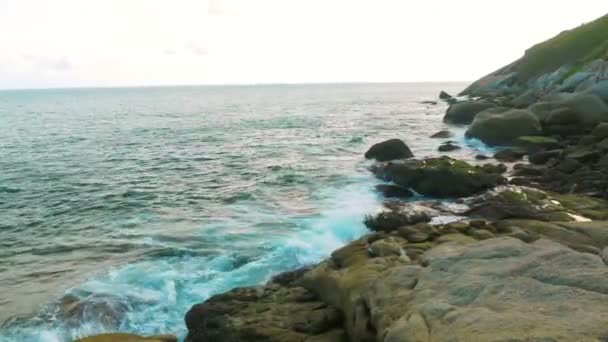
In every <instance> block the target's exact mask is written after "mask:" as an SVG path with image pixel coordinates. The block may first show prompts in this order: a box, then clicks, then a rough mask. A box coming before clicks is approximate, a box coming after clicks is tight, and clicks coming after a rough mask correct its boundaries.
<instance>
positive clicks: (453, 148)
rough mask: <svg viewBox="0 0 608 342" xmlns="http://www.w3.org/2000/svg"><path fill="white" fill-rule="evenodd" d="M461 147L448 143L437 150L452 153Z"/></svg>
mask: <svg viewBox="0 0 608 342" xmlns="http://www.w3.org/2000/svg"><path fill="white" fill-rule="evenodd" d="M460 149H461V147H460V146H458V145H455V144H453V143H452V142H447V143H445V144H442V145H440V146H439V148H437V151H439V152H451V151H456V150H460Z"/></svg>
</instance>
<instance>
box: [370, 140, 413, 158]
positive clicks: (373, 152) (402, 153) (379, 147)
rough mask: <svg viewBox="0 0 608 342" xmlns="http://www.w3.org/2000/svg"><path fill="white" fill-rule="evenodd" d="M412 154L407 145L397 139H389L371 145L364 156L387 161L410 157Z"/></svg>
mask: <svg viewBox="0 0 608 342" xmlns="http://www.w3.org/2000/svg"><path fill="white" fill-rule="evenodd" d="M413 156H414V155H413V154H412V151H410V149H409V147H407V145H406V144H405V143H404V142H403V141H402V140H399V139H390V140H386V141H383V142H381V143H378V144H375V145H373V146H372V147H371V148H370V149H369V150H368V151H367V152H365V158H367V159H375V160H377V161H389V160H395V159H406V158H412V157H413Z"/></svg>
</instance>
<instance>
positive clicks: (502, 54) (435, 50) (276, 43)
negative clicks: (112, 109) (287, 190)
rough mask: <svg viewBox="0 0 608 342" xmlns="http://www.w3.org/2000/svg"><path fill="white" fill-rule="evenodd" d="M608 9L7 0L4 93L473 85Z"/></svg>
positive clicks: (519, 1) (295, 0) (1, 54)
mask: <svg viewBox="0 0 608 342" xmlns="http://www.w3.org/2000/svg"><path fill="white" fill-rule="evenodd" d="M607 12H608V3H606V1H605V0H580V1H578V2H577V3H576V4H572V3H571V2H565V1H551V0H535V1H529V0H512V1H509V2H508V3H498V2H496V1H487V0H462V1H457V2H455V1H450V0H425V1H405V0H181V1H170V0H129V1H124V0H87V1H82V0H54V1H46V0H20V1H9V0H0V32H3V34H2V35H0V65H3V67H2V68H1V69H0V88H13V87H39V86H111V85H147V84H205V83H264V82H269V83H277V82H330V81H422V80H429V81H442V80H446V81H449V80H472V79H474V78H476V77H480V76H482V75H483V74H485V73H487V72H490V71H493V70H494V69H497V68H498V67H500V66H502V65H504V64H506V63H508V62H510V61H512V60H514V59H515V58H518V57H519V56H520V55H521V54H522V53H523V51H524V50H525V49H526V48H528V47H530V46H531V45H532V44H534V43H537V42H539V41H541V40H544V39H546V38H549V37H551V36H553V35H555V34H557V33H558V32H560V31H562V30H563V29H566V28H570V27H574V26H577V25H579V24H581V23H583V22H585V21H590V20H593V19H595V18H596V17H598V16H600V15H602V14H604V13H607ZM23 56H29V57H28V58H25V59H24V58H23Z"/></svg>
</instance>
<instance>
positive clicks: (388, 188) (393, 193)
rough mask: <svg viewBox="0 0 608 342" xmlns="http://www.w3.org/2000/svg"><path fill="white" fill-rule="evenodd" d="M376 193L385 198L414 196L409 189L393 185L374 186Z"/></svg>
mask: <svg viewBox="0 0 608 342" xmlns="http://www.w3.org/2000/svg"><path fill="white" fill-rule="evenodd" d="M376 191H378V192H380V193H381V194H382V195H384V197H387V198H410V197H412V196H414V193H413V192H412V191H411V190H410V189H408V188H405V187H402V186H399V185H393V184H379V185H376Z"/></svg>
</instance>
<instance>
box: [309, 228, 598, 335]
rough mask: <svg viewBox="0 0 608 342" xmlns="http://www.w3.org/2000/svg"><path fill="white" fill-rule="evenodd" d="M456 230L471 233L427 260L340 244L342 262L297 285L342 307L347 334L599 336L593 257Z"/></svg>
mask: <svg viewBox="0 0 608 342" xmlns="http://www.w3.org/2000/svg"><path fill="white" fill-rule="evenodd" d="M453 235H460V236H462V238H461V239H463V240H466V239H470V240H468V241H467V242H465V243H458V242H444V243H442V244H440V245H439V246H437V247H434V248H431V249H428V250H426V252H424V253H423V254H422V255H421V256H420V262H421V263H422V264H423V265H425V267H423V266H420V265H418V264H416V263H412V262H410V261H407V260H402V259H400V258H399V257H397V256H390V257H387V258H373V257H370V256H369V255H368V253H367V252H366V250H365V249H366V247H365V245H361V246H360V247H358V248H352V247H346V248H345V249H343V250H340V251H339V252H338V253H336V254H342V256H341V257H340V258H341V259H343V260H346V262H340V263H339V265H337V264H336V263H335V261H334V260H333V259H334V258H336V257H337V256H334V257H332V260H329V261H325V262H323V263H321V264H320V265H318V266H317V267H316V268H315V269H313V270H312V271H310V272H308V273H306V274H305V275H304V276H303V277H302V280H301V284H302V286H304V287H305V288H307V289H309V290H310V291H311V292H313V293H316V294H317V295H318V296H319V297H320V298H322V299H323V300H324V301H327V302H328V303H330V304H331V305H333V306H335V307H336V308H339V309H340V310H341V311H342V312H343V315H344V318H345V320H344V322H345V328H346V330H347V332H348V335H349V341H356V342H364V341H384V342H407V341H475V340H478V341H508V340H517V341H524V340H526V341H531V340H547V341H553V340H567V341H585V340H596V339H601V337H602V336H603V335H604V334H605V329H606V328H605V322H606V320H607V319H608V312H606V310H605V308H606V306H608V268H606V267H605V264H604V262H603V261H602V259H601V258H600V257H599V256H597V255H592V254H588V253H580V252H577V251H575V250H573V249H570V248H567V247H565V246H563V245H560V244H558V243H555V242H552V241H549V240H546V239H542V238H541V239H540V240H537V241H535V242H533V243H529V244H528V243H524V242H522V241H520V240H518V239H514V238H506V237H502V238H489V237H490V234H486V233H483V235H484V236H483V238H488V239H487V240H485V241H481V242H476V243H473V242H472V241H475V240H474V239H471V238H469V237H466V236H464V235H462V234H453ZM445 236H446V237H447V236H448V235H445ZM446 240H447V241H450V240H449V239H446ZM457 240H458V239H455V241H457ZM346 256H348V257H346ZM564 307H568V308H569V309H568V315H564V314H563V308H564ZM531 308H541V310H535V309H534V310H532V309H531Z"/></svg>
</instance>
